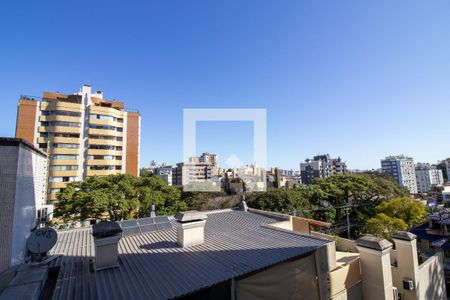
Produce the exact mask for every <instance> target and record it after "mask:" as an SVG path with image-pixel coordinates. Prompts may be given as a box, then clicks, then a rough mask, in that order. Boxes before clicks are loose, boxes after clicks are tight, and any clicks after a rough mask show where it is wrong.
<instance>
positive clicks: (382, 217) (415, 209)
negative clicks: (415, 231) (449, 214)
mask: <svg viewBox="0 0 450 300" xmlns="http://www.w3.org/2000/svg"><path fill="white" fill-rule="evenodd" d="M376 212H377V214H376V216H375V217H373V218H371V219H369V220H368V221H367V223H366V226H365V230H366V232H367V233H370V234H373V235H376V236H379V237H382V238H387V239H391V238H392V234H393V233H394V232H395V231H397V230H406V229H408V228H409V227H412V226H415V225H419V224H421V223H423V222H424V221H425V216H426V215H427V213H428V212H427V208H426V206H425V205H424V204H423V203H422V202H420V201H418V200H414V199H413V198H411V197H399V198H394V199H391V200H389V201H386V202H383V203H381V204H380V205H378V206H377V207H376Z"/></svg>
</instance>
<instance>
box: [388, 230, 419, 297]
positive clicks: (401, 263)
mask: <svg viewBox="0 0 450 300" xmlns="http://www.w3.org/2000/svg"><path fill="white" fill-rule="evenodd" d="M416 238H417V236H416V235H415V234H413V233H411V232H407V231H397V232H395V233H394V235H393V236H392V239H393V240H394V243H395V249H396V250H397V265H398V274H399V277H400V279H401V280H402V285H400V284H398V285H399V286H398V288H399V290H400V289H402V291H401V292H402V294H404V297H405V299H408V298H411V299H418V297H419V294H418V281H419V258H418V255H417V240H416ZM403 282H407V283H409V282H411V284H410V286H408V288H405V287H406V286H405V284H404V283H403ZM402 287H403V288H402Z"/></svg>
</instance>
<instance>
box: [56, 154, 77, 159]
mask: <svg viewBox="0 0 450 300" xmlns="http://www.w3.org/2000/svg"><path fill="white" fill-rule="evenodd" d="M50 159H54V160H56V159H61V160H77V159H78V155H73V154H52V155H50Z"/></svg>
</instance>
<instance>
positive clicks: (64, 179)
mask: <svg viewBox="0 0 450 300" xmlns="http://www.w3.org/2000/svg"><path fill="white" fill-rule="evenodd" d="M76 180H77V177H76V176H54V177H49V178H48V182H72V181H76Z"/></svg>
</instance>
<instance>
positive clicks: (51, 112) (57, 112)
mask: <svg viewBox="0 0 450 300" xmlns="http://www.w3.org/2000/svg"><path fill="white" fill-rule="evenodd" d="M42 114H43V115H44V116H69V117H81V112H74V111H63V110H44V111H42Z"/></svg>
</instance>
